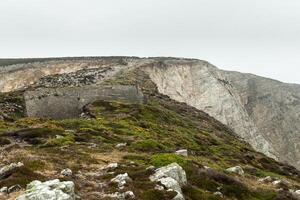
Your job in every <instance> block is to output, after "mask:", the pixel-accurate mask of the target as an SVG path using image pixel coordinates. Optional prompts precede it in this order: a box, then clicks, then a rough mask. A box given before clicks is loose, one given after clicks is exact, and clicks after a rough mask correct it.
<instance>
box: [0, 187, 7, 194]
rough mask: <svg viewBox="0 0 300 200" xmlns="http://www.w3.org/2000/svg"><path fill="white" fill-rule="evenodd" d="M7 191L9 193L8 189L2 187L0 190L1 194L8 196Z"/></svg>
mask: <svg viewBox="0 0 300 200" xmlns="http://www.w3.org/2000/svg"><path fill="white" fill-rule="evenodd" d="M7 191H8V188H7V187H2V188H1V189H0V193H3V194H7Z"/></svg>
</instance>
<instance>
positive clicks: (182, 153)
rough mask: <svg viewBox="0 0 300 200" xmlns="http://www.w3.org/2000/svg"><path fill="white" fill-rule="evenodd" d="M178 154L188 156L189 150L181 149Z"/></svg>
mask: <svg viewBox="0 0 300 200" xmlns="http://www.w3.org/2000/svg"><path fill="white" fill-rule="evenodd" d="M175 154H176V155H179V156H184V157H187V156H188V150H187V149H181V150H178V151H176V152H175Z"/></svg>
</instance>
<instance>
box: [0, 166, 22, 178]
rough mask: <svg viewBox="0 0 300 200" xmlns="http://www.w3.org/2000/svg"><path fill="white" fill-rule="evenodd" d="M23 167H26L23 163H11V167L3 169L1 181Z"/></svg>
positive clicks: (0, 175)
mask: <svg viewBox="0 0 300 200" xmlns="http://www.w3.org/2000/svg"><path fill="white" fill-rule="evenodd" d="M22 166H24V164H23V163H21V162H18V163H11V164H9V165H6V166H4V167H2V168H1V169H0V180H1V179H3V178H5V177H6V176H9V175H11V174H12V173H14V171H15V170H16V169H17V168H20V167H22Z"/></svg>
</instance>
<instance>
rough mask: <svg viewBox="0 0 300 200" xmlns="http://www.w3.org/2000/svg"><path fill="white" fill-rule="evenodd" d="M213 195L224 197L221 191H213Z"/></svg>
mask: <svg viewBox="0 0 300 200" xmlns="http://www.w3.org/2000/svg"><path fill="white" fill-rule="evenodd" d="M214 195H215V196H218V197H221V198H224V195H223V194H222V193H221V192H215V193H214Z"/></svg>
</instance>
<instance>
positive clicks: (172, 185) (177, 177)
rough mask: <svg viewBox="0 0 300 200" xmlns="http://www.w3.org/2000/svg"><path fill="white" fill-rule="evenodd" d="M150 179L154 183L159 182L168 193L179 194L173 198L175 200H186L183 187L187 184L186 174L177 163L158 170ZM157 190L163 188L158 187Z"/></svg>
mask: <svg viewBox="0 0 300 200" xmlns="http://www.w3.org/2000/svg"><path fill="white" fill-rule="evenodd" d="M149 178H150V180H151V181H152V182H157V183H160V184H161V185H163V186H164V187H165V188H166V189H167V190H168V191H175V192H177V195H176V196H175V197H174V198H173V200H184V197H183V194H182V191H181V186H184V185H186V184H187V179H186V173H185V171H184V170H183V169H182V167H181V166H180V165H178V164H177V163H172V164H170V165H167V166H165V167H161V168H158V169H157V170H155V173H154V174H153V175H151V176H150V177H149ZM155 189H162V188H161V187H158V186H156V187H155Z"/></svg>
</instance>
